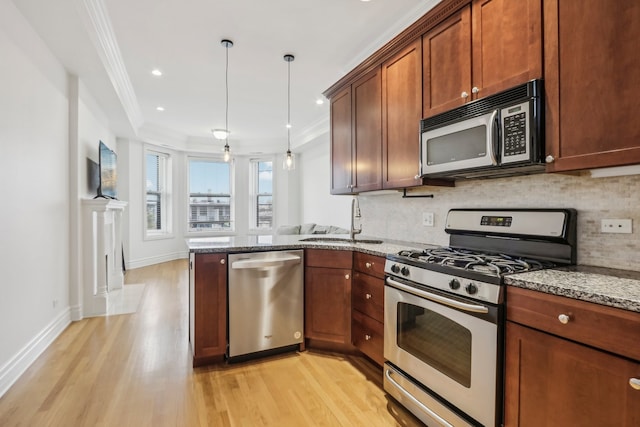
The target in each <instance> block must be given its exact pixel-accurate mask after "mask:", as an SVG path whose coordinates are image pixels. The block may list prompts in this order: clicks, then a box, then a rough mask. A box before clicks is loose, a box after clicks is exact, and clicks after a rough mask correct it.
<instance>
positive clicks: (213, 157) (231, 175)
mask: <svg viewBox="0 0 640 427" xmlns="http://www.w3.org/2000/svg"><path fill="white" fill-rule="evenodd" d="M191 160H205V161H206V160H208V161H215V162H224V158H223V157H222V156H221V155H210V154H190V155H188V156H186V159H185V171H186V174H185V199H184V209H185V220H184V230H185V231H184V233H185V236H188V237H207V236H235V234H236V228H237V227H236V187H235V182H236V177H235V159H234V158H233V157H232V158H231V160H229V187H230V188H229V191H230V192H231V195H230V199H229V204H230V216H231V229H229V230H220V231H212V230H207V231H193V230H191V229H189V214H190V212H189V200H190V197H191V188H190V185H191V182H190V178H191V170H190V161H191Z"/></svg>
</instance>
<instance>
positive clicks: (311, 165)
mask: <svg viewBox="0 0 640 427" xmlns="http://www.w3.org/2000/svg"><path fill="white" fill-rule="evenodd" d="M293 65H295V62H294V64H293ZM294 70H295V68H294ZM329 156H330V152H329V148H328V145H324V146H320V147H310V148H308V149H307V151H305V152H303V153H302V154H301V156H300V157H301V158H302V159H301V160H302V161H303V163H302V167H301V168H300V171H299V173H300V185H301V186H302V187H304V189H305V191H304V192H303V193H302V199H303V202H304V201H305V200H306V201H308V202H309V205H306V206H317V205H322V201H323V197H326V199H328V200H331V199H330V196H328V195H327V196H323V195H324V194H326V189H327V184H326V183H327V182H329V180H330V178H329V177H327V178H326V180H320V179H318V176H317V175H314V171H316V170H317V169H322V166H318V165H320V164H324V165H326V164H328V160H329ZM316 162H317V163H316ZM594 167H595V166H594ZM593 171H597V169H593ZM614 173H615V172H614ZM627 173H628V172H627ZM324 174H326V172H324ZM590 174H592V175H594V176H593V177H592V176H589V175H590ZM595 175H597V172H586V171H585V172H581V175H558V174H542V175H532V176H523V177H513V178H500V179H494V180H473V181H458V182H456V185H455V187H435V186H429V187H423V188H416V189H413V190H410V191H409V192H408V195H409V196H411V195H420V194H424V195H433V196H434V197H433V199H431V198H415V199H411V198H406V199H402V198H401V197H402V194H401V193H399V192H396V191H391V192H386V193H381V194H368V193H363V194H361V195H360V196H359V199H360V209H361V212H362V219H361V222H362V226H363V230H364V231H363V234H365V235H368V236H375V237H381V238H385V239H394V240H404V241H409V242H414V241H416V240H417V241H420V242H428V243H429V244H436V245H446V244H448V238H447V235H446V234H445V233H444V222H445V218H446V213H447V212H448V211H449V209H451V208H457V207H461V206H460V205H461V204H464V207H480V208H483V207H486V206H488V205H491V206H494V205H499V206H508V207H527V208H531V207H536V208H538V207H549V208H563V207H567V208H575V209H577V210H578V211H579V213H580V214H579V215H578V229H579V230H580V232H579V233H578V245H577V248H578V249H577V259H578V263H579V264H585V265H595V266H607V267H614V268H621V269H624V270H630V269H632V267H631V266H633V265H635V259H634V256H633V254H634V252H636V251H637V249H638V247H637V246H638V241H637V239H634V238H633V237H634V234H631V235H624V234H603V233H600V221H601V220H602V219H604V218H631V219H632V220H633V222H636V223H637V221H638V220H639V218H638V217H637V212H638V209H637V200H636V197H634V196H635V194H637V190H638V186H639V182H638V179H637V175H635V176H634V175H630V176H614V177H601V178H598V177H596V176H595ZM321 176H324V175H321ZM316 189H318V190H319V191H314V190H316ZM523 195H526V196H525V197H523ZM131 196H134V194H131ZM133 198H134V197H130V198H129V199H130V200H132V199H133ZM311 198H314V200H309V199H311ZM612 200H614V201H615V203H611V201H612ZM349 201H350V198H349V197H345V199H344V201H342V202H338V203H342V204H343V205H346V204H347V203H348V202H349ZM342 212H345V214H343V215H342V218H343V219H342V221H344V218H345V217H348V214H346V212H347V209H344V210H343V211H342ZM424 213H433V214H434V226H433V227H430V226H423V225H422V222H423V214H424ZM331 215H332V213H329V212H323V210H317V211H316V213H313V214H309V217H308V219H309V220H312V221H314V222H317V223H320V224H322V223H325V224H331V223H335V222H336V221H335V220H333V218H331ZM314 216H315V217H314ZM306 218H307V217H306V216H305V219H306ZM389 218H393V219H394V220H393V221H390V220H389ZM338 225H346V224H344V223H342V224H338ZM416 235H419V238H416Z"/></svg>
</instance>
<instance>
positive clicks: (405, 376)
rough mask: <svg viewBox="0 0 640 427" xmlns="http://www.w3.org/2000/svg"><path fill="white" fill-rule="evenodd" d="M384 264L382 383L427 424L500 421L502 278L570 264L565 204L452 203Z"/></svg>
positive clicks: (571, 235) (571, 213) (572, 251)
mask: <svg viewBox="0 0 640 427" xmlns="http://www.w3.org/2000/svg"><path fill="white" fill-rule="evenodd" d="M445 231H446V232H447V233H449V235H450V240H449V246H448V247H439V248H428V249H424V250H418V251H416V250H406V251H401V252H399V253H398V254H396V255H389V256H387V260H386V263H385V274H386V281H385V308H384V310H385V316H384V320H385V323H384V325H385V331H384V357H385V360H386V361H385V369H384V389H385V390H386V391H387V392H388V393H389V394H390V395H391V396H393V397H394V398H395V399H396V400H398V401H399V402H400V403H402V404H403V405H404V406H406V407H407V408H408V409H409V410H410V411H412V412H413V413H414V414H415V415H416V416H417V417H418V418H420V419H421V420H422V421H423V422H424V423H425V424H427V425H429V426H492V427H493V426H499V425H500V424H501V421H502V401H503V398H502V392H503V349H504V345H503V341H504V291H503V277H504V276H505V275H507V274H516V273H519V272H524V271H531V270H536V269H543V268H552V267H555V266H560V265H569V264H574V263H575V258H576V211H575V210H573V209H536V210H524V209H512V210H496V209H453V210H451V211H449V213H448V215H447V221H446V227H445Z"/></svg>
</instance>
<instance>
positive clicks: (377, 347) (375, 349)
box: [351, 310, 384, 365]
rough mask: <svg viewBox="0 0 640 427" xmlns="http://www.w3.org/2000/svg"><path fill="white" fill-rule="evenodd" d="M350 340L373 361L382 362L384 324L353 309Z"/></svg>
mask: <svg viewBox="0 0 640 427" xmlns="http://www.w3.org/2000/svg"><path fill="white" fill-rule="evenodd" d="M351 322H352V323H351V342H352V343H353V345H354V346H356V347H357V348H358V350H360V351H361V352H363V353H364V354H366V355H367V356H369V357H370V358H371V359H372V360H373V361H375V362H376V363H378V364H380V365H382V364H383V363H384V325H383V324H382V322H378V321H377V320H374V319H372V318H371V317H369V316H366V315H364V314H362V313H361V312H359V311H357V310H354V311H353V317H352V321H351Z"/></svg>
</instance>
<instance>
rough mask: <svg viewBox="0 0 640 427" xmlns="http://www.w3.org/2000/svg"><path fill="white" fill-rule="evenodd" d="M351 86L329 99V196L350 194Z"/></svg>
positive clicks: (351, 180) (351, 181) (351, 178)
mask: <svg viewBox="0 0 640 427" xmlns="http://www.w3.org/2000/svg"><path fill="white" fill-rule="evenodd" d="M352 148H353V147H352V141H351V86H349V87H347V88H346V89H344V90H343V91H342V92H340V93H338V94H336V95H335V96H334V97H333V98H331V194H349V193H351V192H352V188H351V185H352V183H353V177H352V163H351V159H352Z"/></svg>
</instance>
